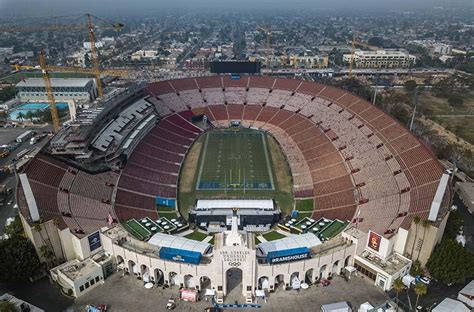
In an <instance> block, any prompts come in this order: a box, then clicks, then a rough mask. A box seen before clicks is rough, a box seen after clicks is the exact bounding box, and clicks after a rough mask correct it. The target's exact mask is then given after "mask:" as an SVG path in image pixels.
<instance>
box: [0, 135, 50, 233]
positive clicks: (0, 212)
mask: <svg viewBox="0 0 474 312" xmlns="http://www.w3.org/2000/svg"><path fill="white" fill-rule="evenodd" d="M50 129H51V127H50V126H47V127H43V128H37V127H35V128H6V129H5V128H0V145H3V144H8V143H11V142H12V141H14V140H15V139H16V137H18V136H19V135H20V134H22V133H24V132H25V131H27V130H35V131H37V132H42V131H49V130H50ZM47 142H48V140H47V139H46V138H45V139H43V140H41V141H40V142H38V143H36V144H35V145H34V146H32V145H30V142H29V140H27V141H26V142H23V143H22V144H21V145H20V146H19V147H18V148H17V149H15V150H14V151H12V153H11V154H10V155H8V156H7V157H5V158H0V167H3V166H5V165H10V164H11V162H12V160H13V158H15V157H16V155H17V154H18V153H19V152H21V151H23V150H25V149H27V150H31V149H32V148H34V147H40V148H42V147H43V146H44V145H45V144H46V143H47ZM0 184H3V185H6V187H7V188H11V189H12V190H13V192H12V194H10V195H8V196H3V204H2V203H0V236H2V235H3V230H4V228H5V222H6V220H7V219H8V218H10V217H14V216H16V215H17V213H18V209H15V208H14V206H15V204H16V202H15V193H16V185H17V181H16V178H15V176H14V175H13V174H2V175H0ZM0 196H1V195H0ZM9 201H12V204H10V205H8V202H9Z"/></svg>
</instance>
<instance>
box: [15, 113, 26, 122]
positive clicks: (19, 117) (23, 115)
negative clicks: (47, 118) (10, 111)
mask: <svg viewBox="0 0 474 312" xmlns="http://www.w3.org/2000/svg"><path fill="white" fill-rule="evenodd" d="M16 119H17V120H19V121H23V119H25V114H23V112H18V114H17V115H16Z"/></svg>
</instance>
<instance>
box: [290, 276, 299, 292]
mask: <svg viewBox="0 0 474 312" xmlns="http://www.w3.org/2000/svg"><path fill="white" fill-rule="evenodd" d="M300 287H301V281H300V279H299V278H298V276H296V275H295V276H293V278H292V279H291V288H293V289H300Z"/></svg>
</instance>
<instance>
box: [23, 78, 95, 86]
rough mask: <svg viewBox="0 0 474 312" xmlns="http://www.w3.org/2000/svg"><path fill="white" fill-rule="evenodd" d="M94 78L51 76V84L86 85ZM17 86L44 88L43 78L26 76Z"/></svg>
mask: <svg viewBox="0 0 474 312" xmlns="http://www.w3.org/2000/svg"><path fill="white" fill-rule="evenodd" d="M90 81H92V78H51V85H52V86H53V88H54V87H85V86H86V85H87V84H88V83H89V82H90ZM16 87H41V88H44V80H43V78H26V79H24V80H22V81H20V82H19V83H17V85H16Z"/></svg>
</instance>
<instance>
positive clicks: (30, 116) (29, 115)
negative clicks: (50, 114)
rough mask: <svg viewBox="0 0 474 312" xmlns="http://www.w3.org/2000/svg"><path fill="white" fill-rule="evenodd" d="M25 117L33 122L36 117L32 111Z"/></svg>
mask: <svg viewBox="0 0 474 312" xmlns="http://www.w3.org/2000/svg"><path fill="white" fill-rule="evenodd" d="M25 117H26V119H29V120H30V121H31V122H33V117H34V114H33V112H32V111H30V110H29V111H27V112H26V114H25Z"/></svg>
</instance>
